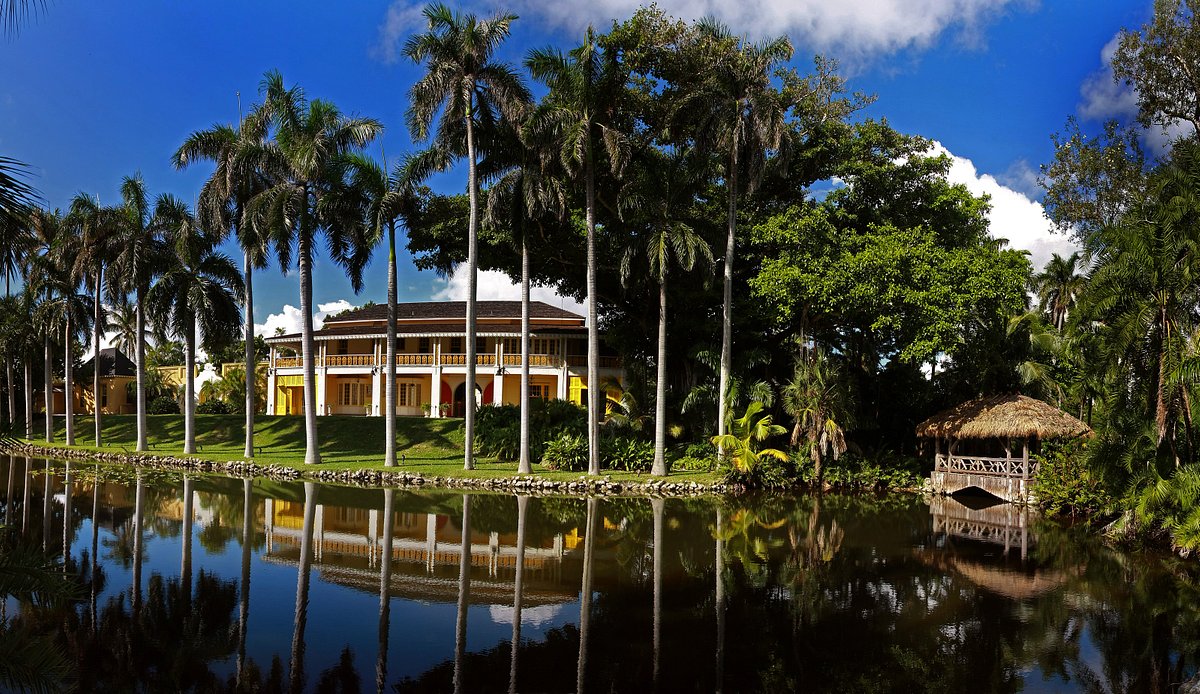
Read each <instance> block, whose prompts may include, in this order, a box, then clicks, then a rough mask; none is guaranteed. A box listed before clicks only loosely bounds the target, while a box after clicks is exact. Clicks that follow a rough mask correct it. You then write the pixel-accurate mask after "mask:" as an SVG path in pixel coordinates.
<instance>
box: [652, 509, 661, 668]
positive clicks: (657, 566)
mask: <svg viewBox="0 0 1200 694" xmlns="http://www.w3.org/2000/svg"><path fill="white" fill-rule="evenodd" d="M663 504H664V502H663V500H662V499H661V498H654V499H651V500H650V508H651V509H653V511H654V671H653V672H654V676H653V683H654V691H656V692H657V691H658V660H659V648H660V647H661V646H662V559H663V550H662V539H663V537H662V536H663Z"/></svg>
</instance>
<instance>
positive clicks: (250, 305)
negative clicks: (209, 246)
mask: <svg viewBox="0 0 1200 694" xmlns="http://www.w3.org/2000/svg"><path fill="white" fill-rule="evenodd" d="M239 118H240V123H239V125H238V127H237V128H232V127H230V126H228V125H214V126H213V127H212V128H209V129H208V130H200V131H196V132H194V133H192V134H191V135H189V136H188V138H187V139H186V140H184V143H183V144H182V145H180V146H179V149H178V150H176V152H175V156H174V159H173V163H174V164H175V168H177V169H182V168H185V167H187V166H188V165H189V164H191V163H193V162H195V161H198V160H206V161H211V162H213V163H215V164H216V169H215V170H214V171H213V173H212V176H210V177H209V179H208V181H206V182H205V184H204V188H203V189H202V190H201V192H200V198H199V210H198V211H197V214H198V216H199V217H200V219H201V223H202V224H203V226H204V227H205V228H207V229H212V230H214V231H215V230H222V231H224V230H226V229H232V230H233V232H234V234H235V235H236V236H237V239H238V245H239V246H240V247H241V249H242V274H243V277H244V278H245V284H246V302H245V311H246V318H245V324H244V328H245V331H244V332H245V336H244V338H243V339H244V340H245V345H246V353H245V360H246V363H245V368H244V369H243V371H242V373H243V375H245V376H246V385H245V394H246V447H245V450H244V452H243V455H244V456H245V457H246V458H253V457H254V412H255V402H256V395H255V385H256V384H255V381H254V378H253V374H254V372H255V354H254V270H255V269H256V268H257V269H259V270H262V269H265V268H266V267H267V255H268V240H269V239H268V238H267V236H266V234H264V233H260V230H259V228H258V227H257V226H256V225H254V224H251V223H247V220H246V215H245V211H246V207H247V205H248V204H249V202H250V200H251V199H252V198H253V197H254V196H255V195H257V194H258V193H261V192H262V191H264V190H266V189H267V188H269V187H270V183H271V181H270V179H269V178H268V177H267V176H266V173H265V171H264V163H265V162H264V161H263V159H262V156H263V155H264V154H265V153H266V152H267V149H266V148H265V147H264V143H265V141H266V136H267V127H268V125H269V119H268V118H264V117H261V116H260V115H259V114H255V113H252V114H251V115H250V116H249V117H247V118H241V117H240V114H239Z"/></svg>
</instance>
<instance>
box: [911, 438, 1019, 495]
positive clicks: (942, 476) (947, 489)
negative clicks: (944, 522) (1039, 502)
mask: <svg viewBox="0 0 1200 694" xmlns="http://www.w3.org/2000/svg"><path fill="white" fill-rule="evenodd" d="M1036 473H1037V461H1036V460H1031V459H1030V457H1029V449H1028V447H1026V448H1025V450H1024V451H1023V455H1022V456H1021V457H1020V458H1013V457H1004V458H990V457H986V456H977V455H954V454H953V453H950V454H943V453H939V454H938V455H937V456H936V457H935V459H934V466H933V474H932V475H931V476H930V481H931V482H932V483H933V490H934V491H935V492H937V493H940V494H954V493H955V492H960V491H962V490H964V489H968V488H971V487H975V488H977V489H981V490H983V491H985V492H987V493H988V494H991V495H992V496H995V497H997V498H999V499H1003V500H1004V501H1008V502H1010V503H1016V504H1027V503H1032V502H1033V501H1034V499H1033V497H1032V494H1031V491H1030V487H1031V485H1032V481H1033V477H1034V475H1035V474H1036Z"/></svg>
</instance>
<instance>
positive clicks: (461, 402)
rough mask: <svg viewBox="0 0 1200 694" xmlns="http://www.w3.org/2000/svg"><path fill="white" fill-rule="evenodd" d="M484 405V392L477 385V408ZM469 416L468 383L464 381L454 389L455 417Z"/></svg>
mask: <svg viewBox="0 0 1200 694" xmlns="http://www.w3.org/2000/svg"><path fill="white" fill-rule="evenodd" d="M482 403H483V391H482V390H480V388H479V384H478V383H476V384H475V406H476V407H479V405H480V404H482ZM466 414H467V382H466V381H463V382H462V383H459V384H458V387H457V388H455V389H454V416H455V417H464V416H466Z"/></svg>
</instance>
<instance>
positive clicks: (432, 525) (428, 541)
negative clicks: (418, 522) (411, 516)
mask: <svg viewBox="0 0 1200 694" xmlns="http://www.w3.org/2000/svg"><path fill="white" fill-rule="evenodd" d="M436 552H437V516H436V515H434V514H432V513H427V514H425V568H426V570H428V571H429V572H431V573H432V572H433V555H434V554H435V553H436Z"/></svg>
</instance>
